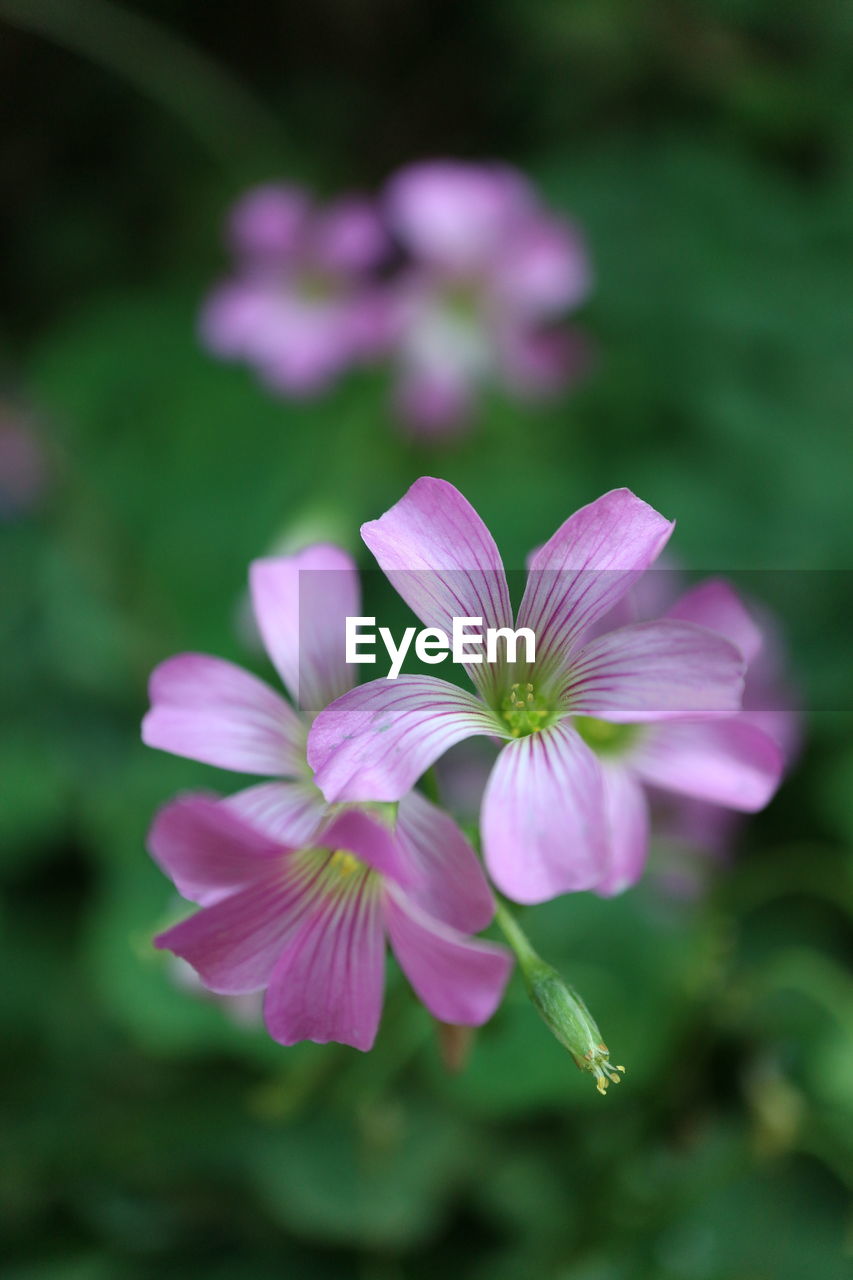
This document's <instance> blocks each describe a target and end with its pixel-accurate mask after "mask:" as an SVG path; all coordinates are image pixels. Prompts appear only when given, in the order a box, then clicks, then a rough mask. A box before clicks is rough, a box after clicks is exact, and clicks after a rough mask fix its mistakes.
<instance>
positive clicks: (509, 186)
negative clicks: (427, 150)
mask: <svg viewBox="0 0 853 1280" xmlns="http://www.w3.org/2000/svg"><path fill="white" fill-rule="evenodd" d="M385 209H386V213H387V218H388V222H389V225H390V227H391V229H392V230H393V232H394V233H395V235H396V237H397V239H398V240H399V242H400V244H401V245H402V247H403V248H404V250H406V252H407V253H408V254H409V256H410V258H411V260H412V265H411V267H410V269H409V270H408V271H404V272H403V274H402V275H401V277H400V279H399V280H398V282H397V290H398V315H397V332H396V354H397V358H398V362H399V377H398V385H397V393H396V395H397V403H398V407H399V411H400V413H401V415H402V416H403V418H404V419H405V420H406V421H407V422H409V423H410V424H411V425H412V426H413V427H414V428H415V429H416V430H418V431H420V432H422V433H424V434H429V433H440V432H442V431H447V430H448V429H451V428H454V427H455V426H457V425H458V424H459V423H460V422H462V421H463V420H465V419H466V418H469V417H471V416H472V414H473V411H474V404H475V400H476V396H477V393H478V391H479V390H480V389H481V388H482V387H483V386H485V385H486V384H488V383H498V384H500V385H503V387H504V388H505V389H507V390H509V391H510V392H511V393H513V394H515V395H518V396H529V395H541V394H543V393H548V392H550V391H554V390H556V389H558V388H559V387H560V386H562V385H563V384H564V383H565V382H566V381H567V380H568V379H569V378H571V377H572V376H576V375H577V373H578V372H579V370H580V368H581V366H582V364H583V361H584V351H583V343H582V340H581V339H580V337H579V335H577V334H576V333H572V332H569V331H566V330H560V329H556V328H554V324H555V322H556V321H558V320H559V319H560V318H561V317H562V315H563V314H564V313H565V312H567V311H569V310H571V309H573V308H575V307H576V306H577V305H578V304H579V303H580V302H581V301H582V300H583V298H584V297H585V295H586V294H587V292H588V291H589V286H590V266H589V261H588V258H587V254H586V250H585V248H584V246H583V243H582V241H581V238H580V235H579V233H578V231H577V229H576V228H575V227H573V226H572V225H570V224H569V223H568V222H566V221H564V220H563V219H560V218H557V217H555V216H553V215H551V214H550V213H548V212H547V211H545V210H544V209H543V208H542V207H541V205H540V204H539V203H538V201H537V199H536V195H535V193H534V191H533V189H532V187H531V186H530V185H529V183H528V182H527V181H526V180H525V178H524V177H523V176H522V175H521V174H520V173H517V172H516V171H515V170H513V169H511V168H509V167H507V166H504V165H497V164H491V165H490V164H465V163H461V162H458V161H450V160H444V161H430V162H425V163H421V164H414V165H411V166H409V167H408V168H405V169H403V170H401V171H400V172H399V173H398V174H397V175H396V176H395V177H394V178H392V179H391V181H390V183H389V185H388V188H387V194H386V200H385Z"/></svg>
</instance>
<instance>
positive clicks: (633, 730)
mask: <svg viewBox="0 0 853 1280" xmlns="http://www.w3.org/2000/svg"><path fill="white" fill-rule="evenodd" d="M574 726H575V728H576V729H577V731H578V733H579V734H580V736H581V737H582V738H583V740H584V742H585V743H586V744H587V746H588V747H592V749H593V751H597V752H598V754H599V755H602V756H615V755H621V754H622V752H623V751H627V749H628V747H629V746H631V744H632V743H633V742H634V741H635V739H636V737H637V733H638V730H639V725H636V724H612V723H611V722H610V721H609V720H596V719H595V717H594V716H575V718H574Z"/></svg>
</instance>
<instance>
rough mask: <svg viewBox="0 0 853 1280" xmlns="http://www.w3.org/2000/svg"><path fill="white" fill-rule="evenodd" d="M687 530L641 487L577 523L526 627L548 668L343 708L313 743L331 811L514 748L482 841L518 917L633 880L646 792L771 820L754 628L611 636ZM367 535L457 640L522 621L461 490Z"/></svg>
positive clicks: (701, 618) (494, 787) (398, 583)
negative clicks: (756, 699)
mask: <svg viewBox="0 0 853 1280" xmlns="http://www.w3.org/2000/svg"><path fill="white" fill-rule="evenodd" d="M672 528H673V525H672V524H671V523H670V522H669V521H668V520H666V519H664V517H663V516H661V515H659V514H658V512H656V511H655V510H653V508H651V507H650V506H648V505H647V504H646V503H644V502H642V501H640V499H638V498H637V497H635V496H634V494H632V493H631V492H629V491H628V490H626V489H617V490H613V491H612V492H610V493H607V494H605V495H604V496H603V497H601V498H599V499H598V500H597V501H595V502H593V503H591V504H590V505H589V506H586V507H584V508H582V509H581V510H579V511H577V512H575V514H574V515H572V516H570V517H569V519H568V520H566V521H565V523H564V524H563V525H561V527H560V528H559V529H558V530H557V532H556V533H555V534H554V535H553V537H552V538H551V539H550V540H549V541H548V542H546V543H545V545H544V546H542V547H541V548H539V550H538V551H536V552H535V553H534V554H533V556H532V557H531V560H530V566H529V574H528V579H527V585H526V588H525V592H524V597H523V599H522V602H521V605H520V608H519V612H518V617H517V619H516V622H517V625H518V626H527V627H530V628H532V629H533V631H534V632H535V635H536V639H537V645H536V661H535V663H533V664H525V663H519V662H516V663H515V664H511V663H509V662H507V661H504V662H498V663H497V664H492V665H489V664H485V663H483V664H482V665H479V666H474V665H472V666H471V667H470V668H469V670H470V674H471V677H472V679H473V680H474V682H475V684H476V686H477V690H478V694H479V696H475V695H473V694H471V693H469V692H467V691H466V690H463V689H460V688H458V687H457V686H455V685H452V684H449V683H448V682H446V681H443V680H440V679H437V678H435V677H431V676H414V675H411V676H401V677H400V678H399V679H398V680H396V681H393V682H389V681H385V680H379V681H373V682H371V683H369V684H366V685H362V686H360V687H359V688H356V689H353V690H351V691H350V692H349V693H347V694H345V695H343V696H342V697H341V698H339V699H338V700H337V701H336V702H335V703H334V704H332V705H331V706H330V707H328V708H326V709H325V710H324V711H323V712H322V713H321V714H320V715H319V716H318V717H317V718H316V720H315V721H314V724H313V727H312V729H311V733H310V735H309V742H308V758H309V761H310V762H311V765H312V767H313V768H314V770H315V779H316V783H317V785H318V786H319V787H320V788H321V790H322V791H323V792H324V794H325V796H326V798H327V799H328V800H329V801H342V800H349V801H353V800H358V799H368V798H369V799H372V800H380V801H393V800H396V799H397V798H398V797H399V796H401V795H404V794H405V793H406V792H407V791H408V789H409V788H410V787H411V786H412V785H413V784H414V782H415V781H416V780H417V778H418V777H419V776H420V775H421V774H422V773H423V772H424V771H425V770H426V769H427V768H428V767H429V766H430V765H431V764H432V763H433V762H434V761H435V760H436V759H437V758H438V757H439V756H440V755H442V754H443V753H444V752H445V751H446V750H447V749H448V748H449V747H451V746H452V745H453V744H454V743H456V742H459V741H461V740H462V739H464V738H467V737H470V736H472V735H474V734H485V735H487V736H490V737H492V738H493V739H497V740H499V741H502V742H503V744H504V745H503V746H502V748H501V750H500V754H499V756H498V759H497V762H496V764H495V767H494V768H493V770H492V772H491V775H490V778H489V781H488V784H487V786H486V790H485V794H484V797H483V804H482V812H481V832H482V837H483V846H484V853H485V857H486V862H487V865H488V868H489V871H490V873H491V876H492V878H493V880H494V881H495V883H496V884H497V885H498V887H499V888H500V889H502V890H503V891H504V892H505V893H506V894H507V895H508V896H510V897H512V898H514V899H516V900H517V901H519V902H540V901H544V900H546V899H549V898H552V897H554V896H556V895H557V894H560V893H564V892H567V891H572V890H581V889H597V890H599V891H600V892H613V891H615V890H617V889H619V888H622V887H624V886H625V885H626V884H629V883H631V882H633V881H634V880H636V879H637V877H638V876H639V874H640V872H641V870H642V866H643V861H644V858H645V853H646V847H647V842H648V822H647V808H646V800H645V796H644V792H643V787H642V785H641V784H642V783H643V782H646V781H648V782H653V783H654V784H655V785H657V786H659V787H665V788H669V789H672V790H674V791H677V792H686V793H687V794H689V795H693V796H699V797H702V798H706V799H712V800H714V801H716V802H717V803H724V804H728V805H731V806H732V807H735V808H739V809H744V810H754V809H758V808H760V807H761V806H762V805H764V804H765V803H766V802H767V800H768V799H769V798H770V796H771V794H772V793H773V790H774V788H775V787H776V785H777V783H778V781H779V777H780V775H781V770H782V756H781V752H780V750H779V748H778V746H777V745H776V743H775V742H774V741H773V740H772V739H771V738H770V737H769V735H767V734H766V733H764V732H762V730H761V729H759V728H758V727H757V726H751V725H748V724H746V723H745V722H744V721H743V720H741V719H738V718H737V716H738V713H739V711H740V709H741V693H742V685H743V673H744V668H745V664H746V657H747V656H748V654H747V655H745V654H744V652H743V649H744V647H748V637H747V638H745V634H744V629H743V626H742V625H741V624H740V622H739V623H738V625H736V626H732V625H731V620H730V619H728V618H726V619H723V618H722V616H721V610H720V608H719V607H715V608H713V609H711V608H708V607H706V608H705V609H704V610H702V609H700V610H699V613H698V616H695V615H696V608H695V601H694V602H693V606H692V607H691V604H690V601H689V600H688V602H687V604H686V605H685V604H684V603H683V602H682V606H681V607H680V608H679V607H676V609H675V610H673V612H672V615H671V616H667V617H664V618H662V619H660V620H658V621H655V622H641V623H635V624H631V625H627V626H621V627H619V628H617V629H616V630H613V631H609V632H606V633H604V634H595V631H596V624H599V623H600V622H601V620H602V619H604V618H605V617H606V616H607V615H608V613H609V612H610V611H611V610H613V609H614V608H615V607H616V605H617V604H618V603H619V601H620V600H621V599H622V598H623V597H624V596H625V595H626V593H627V592H628V591H629V589H630V588H631V586H632V585H633V584H634V583H635V582H636V580H637V578H638V576H639V575H640V574H642V573H643V572H644V571H645V570H646V569H647V568H648V567H649V566H650V565H651V564H652V563H653V562H654V560H655V559H656V557H657V556H658V554H659V553H660V551H661V550H662V548H663V547H664V545H665V543H666V542H667V540H668V538H669V536H670V534H671V532H672ZM362 534H363V537H364V540H365V542H366V543H367V545H368V547H369V548H370V549H371V551H372V552H373V554H374V555H375V557H376V559H377V561H378V563H379V565H380V567H381V568H382V569H383V570H384V571H385V573H386V574H387V576H388V578H389V579H390V581H391V583H392V584H393V585H394V587H395V588H396V589H397V591H398V592H399V594H400V595H401V596H402V597H403V599H404V600H406V602H407V603H408V604H409V606H410V607H411V608H412V609H413V611H414V612H415V613H416V614H417V615H418V617H420V618H421V620H422V621H423V622H424V623H425V624H426V625H427V626H440V627H444V628H447V627H448V623H449V620H450V619H452V617H453V616H456V615H468V616H476V617H480V618H482V619H483V622H484V624H485V625H486V626H489V627H494V628H497V627H511V626H512V623H513V614H512V609H511V606H510V599H509V591H508V586H507V581H506V576H505V573H504V569H503V565H502V562H501V559H500V555H499V553H498V550H497V547H496V545H495V543H494V540H493V539H492V537H491V534H490V533H489V531H488V529H487V528H486V526H485V525H484V523H483V521H482V520H481V519H480V517H479V516H478V515H477V513H476V512H475V511H474V509H473V508H472V507H471V506H470V504H469V503H468V502H467V501H466V499H465V498H464V497H463V496H462V494H460V493H459V492H458V490H456V489H455V488H454V487H453V486H452V485H450V484H448V483H447V482H445V481H442V480H435V479H431V478H428V477H424V478H422V479H420V480H418V481H416V483H415V484H414V485H413V486H412V487H411V489H410V490H409V491H408V493H407V494H406V495H405V496H404V497H403V498H402V499H401V500H400V501H399V502H398V503H397V504H396V505H395V506H394V507H392V508H391V509H390V511H388V512H386V513H385V515H384V516H382V517H381V518H380V519H379V520H376V521H373V522H371V523H368V524H367V525H365V526H364V527H363V529H362ZM711 603H712V604H713V603H714V602H713V601H712V602H711ZM716 603H717V605H720V604H721V603H722V602H721V601H720V600H718V601H717V602H716ZM707 605H708V602H707V601H706V606H707ZM709 624H710V625H713V626H715V627H716V628H717V629H716V630H711V629H709Z"/></svg>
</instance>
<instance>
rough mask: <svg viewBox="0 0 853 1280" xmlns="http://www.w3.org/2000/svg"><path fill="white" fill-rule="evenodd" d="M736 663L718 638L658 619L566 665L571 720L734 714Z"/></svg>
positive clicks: (601, 640)
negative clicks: (578, 718) (582, 716)
mask: <svg viewBox="0 0 853 1280" xmlns="http://www.w3.org/2000/svg"><path fill="white" fill-rule="evenodd" d="M743 669H744V663H743V658H742V657H741V654H740V652H739V651H738V650H737V649H736V648H735V646H734V645H733V644H730V643H729V641H728V640H724V639H723V637H722V636H718V635H715V634H714V633H713V632H711V631H706V630H705V628H704V627H697V626H694V624H693V623H692V622H678V621H676V620H675V619H669V618H664V619H662V621H660V622H637V623H635V624H634V625H633V626H630V627H622V628H621V629H620V630H619V631H610V632H608V633H607V635H604V636H599V637H598V638H597V639H596V640H592V641H590V643H589V644H588V645H586V646H585V647H584V648H583V649H581V650H579V652H577V653H576V654H575V655H574V657H573V658H572V662H571V671H570V677H569V683H568V685H567V687H566V691H565V692H566V694H567V696H568V699H569V702H570V705H571V710H572V714H573V715H585V716H597V717H599V718H600V719H602V720H611V721H614V722H615V723H617V724H626V723H629V722H632V721H644V720H670V719H674V718H684V717H700V716H730V715H733V714H735V713H736V712H738V711H739V710H740V705H741V696H742V693H743Z"/></svg>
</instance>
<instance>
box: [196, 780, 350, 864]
mask: <svg viewBox="0 0 853 1280" xmlns="http://www.w3.org/2000/svg"><path fill="white" fill-rule="evenodd" d="M221 804H222V805H223V806H224V807H225V808H228V809H230V810H231V811H232V812H233V813H236V814H238V815H239V816H240V817H241V818H243V819H245V821H246V822H249V823H251V825H252V826H253V827H256V828H257V829H258V831H261V832H263V834H264V835H266V836H268V837H269V838H270V839H271V840H276V841H279V842H280V843H281V844H286V845H289V846H290V847H291V848H293V849H304V848H306V847H307V846H308V845H309V844H310V843H311V840H312V839H313V837H314V836H315V835H316V834H317V831H318V830H319V828H320V827H321V826H322V825H323V823H324V822H325V821H326V818H327V815H328V810H327V806H326V802H325V801H324V799H323V797H322V795H321V793H320V792H319V791H318V790H317V788H316V787H315V786H314V784H313V782H308V781H305V782H260V783H258V785H257V786H256V787H247V788H246V789H245V790H244V791H238V792H237V793H236V795H233V796H229V797H228V798H227V799H226V800H223V801H221Z"/></svg>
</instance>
